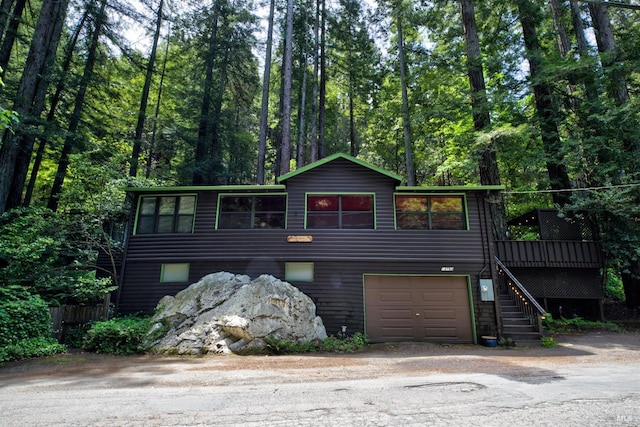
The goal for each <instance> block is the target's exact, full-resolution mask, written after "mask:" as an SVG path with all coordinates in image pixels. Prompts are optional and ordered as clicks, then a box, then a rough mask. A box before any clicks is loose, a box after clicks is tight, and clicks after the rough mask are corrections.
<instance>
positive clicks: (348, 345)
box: [266, 332, 368, 354]
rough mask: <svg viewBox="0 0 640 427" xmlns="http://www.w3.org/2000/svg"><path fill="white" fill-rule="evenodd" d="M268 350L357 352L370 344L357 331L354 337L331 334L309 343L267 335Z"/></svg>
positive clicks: (278, 352) (273, 351) (275, 352)
mask: <svg viewBox="0 0 640 427" xmlns="http://www.w3.org/2000/svg"><path fill="white" fill-rule="evenodd" d="M266 341H267V350H268V351H269V352H270V353H272V354H297V353H316V352H327V353H355V352H357V351H360V350H362V349H363V348H365V347H366V346H367V344H368V340H367V338H366V336H365V335H364V334H362V333H360V332H356V333H355V334H354V335H353V336H352V337H345V338H339V337H335V336H329V337H327V338H325V339H324V340H322V341H314V342H307V343H294V342H292V341H291V340H288V339H278V338H275V337H267V339H266Z"/></svg>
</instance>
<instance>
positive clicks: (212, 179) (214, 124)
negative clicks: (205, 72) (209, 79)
mask: <svg viewBox="0 0 640 427" xmlns="http://www.w3.org/2000/svg"><path fill="white" fill-rule="evenodd" d="M230 53H231V51H230V49H229V47H228V46H227V47H226V48H225V51H224V57H223V58H222V64H221V65H220V76H219V84H218V93H217V94H216V96H215V98H214V99H213V114H212V117H211V138H210V139H211V143H210V145H209V156H208V157H209V161H210V162H211V164H212V166H213V167H210V168H208V170H207V175H206V176H207V184H212V185H213V184H217V183H218V182H217V181H218V179H219V178H220V172H221V171H219V170H218V167H219V166H220V165H222V160H221V157H222V156H221V153H220V120H221V119H222V117H221V115H220V114H221V112H222V101H223V98H224V89H225V87H226V86H227V68H228V65H229V55H230Z"/></svg>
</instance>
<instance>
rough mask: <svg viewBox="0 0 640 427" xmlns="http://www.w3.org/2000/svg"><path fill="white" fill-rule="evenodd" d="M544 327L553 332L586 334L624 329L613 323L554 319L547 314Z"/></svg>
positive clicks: (576, 318)
mask: <svg viewBox="0 0 640 427" xmlns="http://www.w3.org/2000/svg"><path fill="white" fill-rule="evenodd" d="M542 326H543V327H544V328H545V329H547V330H548V331H551V332H585V331H610V332H620V331H621V330H622V327H621V326H620V325H618V324H617V323H613V322H596V321H592V320H585V319H583V318H582V317H574V318H571V319H565V318H560V319H554V318H553V317H551V314H549V313H546V314H545V315H544V320H543V323H542Z"/></svg>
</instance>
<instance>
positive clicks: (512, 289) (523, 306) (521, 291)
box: [494, 257, 546, 332]
mask: <svg viewBox="0 0 640 427" xmlns="http://www.w3.org/2000/svg"><path fill="white" fill-rule="evenodd" d="M494 259H495V261H496V265H497V266H498V274H499V276H500V278H501V280H500V290H501V291H502V292H505V293H507V294H508V295H509V297H510V298H511V299H512V300H513V301H514V302H515V303H516V306H518V308H520V310H521V311H522V312H523V313H524V315H525V316H526V317H527V318H528V319H529V322H531V325H532V326H533V327H534V329H535V330H536V331H537V332H542V319H543V318H544V315H545V313H546V311H545V309H544V308H542V306H541V305H540V304H538V302H537V301H536V300H535V298H533V297H532V296H531V294H530V293H529V292H528V291H527V290H526V289H525V287H524V286H522V283H520V281H519V280H518V279H517V278H516V276H514V275H513V273H511V272H510V271H509V269H508V268H507V267H506V266H505V265H504V264H503V263H502V261H500V260H499V259H498V257H494Z"/></svg>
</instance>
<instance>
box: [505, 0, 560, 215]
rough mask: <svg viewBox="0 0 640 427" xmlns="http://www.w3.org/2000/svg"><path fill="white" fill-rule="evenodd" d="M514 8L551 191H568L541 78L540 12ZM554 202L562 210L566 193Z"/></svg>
mask: <svg viewBox="0 0 640 427" xmlns="http://www.w3.org/2000/svg"><path fill="white" fill-rule="evenodd" d="M517 5H518V11H519V14H520V17H519V18H520V24H521V26H522V35H523V37H524V44H525V50H526V56H527V60H528V62H529V70H530V77H531V85H532V87H533V94H534V97H535V105H536V114H537V116H538V122H539V124H540V133H541V138H542V145H543V147H544V152H545V155H546V165H547V173H548V175H549V180H550V182H551V189H552V190H563V189H569V188H571V181H570V180H569V174H568V173H567V169H566V166H565V165H564V164H563V163H562V161H563V156H562V154H561V146H562V141H561V140H560V133H559V131H558V125H557V122H556V120H557V117H558V110H557V106H556V103H555V101H554V99H553V92H552V89H551V86H549V85H548V84H547V83H546V82H545V81H544V80H542V78H541V75H542V74H543V73H542V71H543V63H542V48H541V46H540V41H539V40H538V34H537V30H536V25H537V24H538V23H539V18H538V14H539V10H537V9H536V5H535V4H533V3H532V2H531V1H530V0H517ZM553 201H554V203H556V204H558V205H560V206H564V205H565V204H567V203H568V202H569V193H565V192H559V191H558V192H554V193H553Z"/></svg>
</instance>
